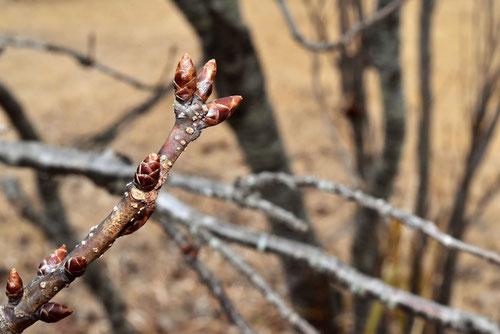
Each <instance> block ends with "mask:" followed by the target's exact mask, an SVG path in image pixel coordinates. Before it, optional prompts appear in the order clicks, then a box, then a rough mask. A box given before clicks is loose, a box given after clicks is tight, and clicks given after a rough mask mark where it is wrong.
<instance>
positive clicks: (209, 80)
mask: <svg viewBox="0 0 500 334" xmlns="http://www.w3.org/2000/svg"><path fill="white" fill-rule="evenodd" d="M215 72H217V65H216V64H215V59H212V60H209V61H208V62H207V63H206V64H205V66H203V68H202V69H201V71H200V73H199V74H198V79H197V80H196V91H195V92H194V95H195V96H196V97H197V98H198V99H199V100H200V101H201V102H203V103H205V102H206V101H207V99H208V97H209V96H210V94H212V88H213V86H214V78H215Z"/></svg>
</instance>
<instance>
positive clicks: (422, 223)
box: [241, 173, 500, 265]
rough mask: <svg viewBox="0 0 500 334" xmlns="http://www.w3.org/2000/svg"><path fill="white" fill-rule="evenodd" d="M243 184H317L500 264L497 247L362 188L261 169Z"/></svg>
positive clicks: (454, 247) (314, 185)
mask: <svg viewBox="0 0 500 334" xmlns="http://www.w3.org/2000/svg"><path fill="white" fill-rule="evenodd" d="M241 182H242V184H243V185H245V186H248V187H252V188H253V187H256V188H259V187H261V186H262V185H263V184H265V183H267V184H269V183H276V182H279V183H283V184H286V185H288V186H289V187H301V188H308V187H310V188H316V189H318V190H321V191H325V192H329V193H332V194H336V195H339V196H340V197H342V198H344V199H346V200H350V201H355V202H356V203H358V204H359V205H361V206H364V207H367V208H369V209H372V210H374V211H376V212H377V213H378V214H380V215H381V216H383V217H390V218H394V219H397V220H398V221H400V222H401V223H403V224H405V225H406V226H408V227H410V228H413V229H416V230H418V231H421V232H422V233H424V234H425V235H427V236H428V237H430V238H432V239H434V240H436V241H437V242H439V243H440V244H442V245H443V246H444V247H446V248H450V249H455V250H460V251H463V252H466V253H469V254H471V255H474V256H477V257H479V258H482V259H484V260H486V261H488V262H491V263H493V264H495V265H500V253H497V252H495V251H489V250H484V249H482V248H480V247H477V246H473V245H471V244H468V243H466V242H463V241H461V240H458V239H456V238H453V237H451V236H450V235H448V234H446V233H444V232H441V231H440V230H439V228H438V227H437V226H436V224H435V223H433V222H431V221H429V220H425V219H423V218H420V217H417V216H415V215H413V214H411V213H410V212H408V211H404V210H401V209H398V208H396V207H394V206H392V205H391V204H389V203H388V202H387V201H385V200H383V199H380V198H376V197H373V196H370V195H367V194H364V193H363V192H361V191H359V190H352V189H349V188H347V187H346V186H344V185H341V184H336V183H333V182H330V181H327V180H321V179H317V178H315V177H311V176H306V177H294V176H290V175H287V174H282V173H261V174H257V175H250V176H248V177H247V178H245V179H243V180H242V181H241Z"/></svg>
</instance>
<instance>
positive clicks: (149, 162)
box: [134, 153, 160, 191]
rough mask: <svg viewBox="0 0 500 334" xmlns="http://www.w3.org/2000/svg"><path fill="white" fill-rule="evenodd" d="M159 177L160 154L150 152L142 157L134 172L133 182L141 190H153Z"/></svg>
mask: <svg viewBox="0 0 500 334" xmlns="http://www.w3.org/2000/svg"><path fill="white" fill-rule="evenodd" d="M159 179H160V156H159V155H158V154H156V153H151V154H150V155H148V156H147V157H146V159H144V160H143V161H142V162H141V163H140V164H139V166H138V167H137V171H136V172H135V177H134V184H135V186H136V187H137V188H139V189H140V190H143V191H150V190H153V189H154V187H155V186H156V184H157V183H158V180H159Z"/></svg>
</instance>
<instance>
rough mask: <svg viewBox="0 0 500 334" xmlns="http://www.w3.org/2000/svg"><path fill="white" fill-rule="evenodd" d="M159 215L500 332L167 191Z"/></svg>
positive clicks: (465, 328)
mask: <svg viewBox="0 0 500 334" xmlns="http://www.w3.org/2000/svg"><path fill="white" fill-rule="evenodd" d="M156 214H157V215H167V216H168V217H170V218H171V219H174V220H175V221H178V222H180V223H182V224H183V225H185V226H186V227H187V228H189V229H190V230H191V231H192V232H194V233H197V230H199V229H200V228H206V229H208V230H210V231H211V232H212V233H214V234H216V235H217V236H219V237H221V238H223V239H226V240H229V241H232V242H236V243H238V244H241V245H245V246H249V247H252V248H255V249H257V250H259V251H261V252H270V253H274V254H277V255H281V256H285V257H290V258H294V259H297V260H301V261H304V262H306V263H307V264H308V265H309V266H310V267H311V268H312V269H314V270H316V271H319V272H323V273H326V274H328V275H329V276H330V277H331V278H332V279H333V280H334V282H335V283H337V284H340V285H342V286H344V287H346V288H348V289H349V290H350V291H351V292H352V293H353V294H355V295H357V296H366V295H370V296H372V297H374V298H376V299H378V300H380V301H381V302H382V303H384V304H385V305H387V306H388V307H390V308H396V307H397V308H402V309H405V310H407V311H409V312H412V313H413V314H415V315H417V316H420V317H423V318H425V319H427V320H429V321H435V322H438V323H440V324H443V325H444V326H446V327H448V328H451V329H454V330H457V331H460V332H464V333H470V332H477V333H489V334H491V333H496V334H498V333H500V327H498V325H497V324H496V323H494V322H492V321H491V320H489V319H487V318H485V317H483V316H480V315H477V314H474V313H471V312H464V311H460V310H456V309H453V308H450V307H447V306H442V305H440V304H437V303H435V302H433V301H429V300H426V299H424V298H422V297H419V296H415V295H413V294H411V293H409V292H406V291H402V290H399V289H397V288H394V287H392V286H390V285H387V284H385V283H384V282H382V281H381V280H379V279H375V278H371V277H369V276H366V275H364V274H361V273H360V272H358V271H356V270H355V269H353V268H352V267H350V266H348V265H346V264H344V263H342V262H341V261H339V260H338V259H337V258H336V257H334V256H332V255H330V254H328V253H326V252H324V251H322V250H320V249H319V248H317V247H314V246H310V245H307V244H304V243H301V242H297V241H293V240H290V239H285V238H282V237H278V236H275V235H269V234H267V233H262V232H257V231H255V230H251V229H248V228H245V227H240V226H236V225H233V224H228V223H225V222H222V221H220V220H218V219H216V218H214V217H211V216H208V215H205V214H202V213H199V212H197V211H196V210H194V209H193V208H191V207H189V206H187V205H186V204H184V203H182V202H181V201H179V200H178V199H176V198H175V197H173V196H172V195H170V194H168V193H167V192H162V193H161V194H160V195H159V197H158V201H157V213H156Z"/></svg>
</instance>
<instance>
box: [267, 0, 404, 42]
mask: <svg viewBox="0 0 500 334" xmlns="http://www.w3.org/2000/svg"><path fill="white" fill-rule="evenodd" d="M276 1H277V2H278V6H279V7H280V9H281V11H282V13H283V15H284V16H285V20H286V23H287V25H288V28H289V30H290V32H291V33H292V37H293V38H294V39H295V40H296V41H297V42H298V43H299V44H300V45H302V46H303V47H304V48H306V49H308V50H311V51H314V52H321V51H334V50H338V49H340V48H341V47H345V46H347V44H349V43H350V42H351V41H352V40H353V39H354V38H355V37H356V36H357V35H358V34H360V33H361V32H362V31H364V30H366V29H368V28H370V27H371V26H373V25H374V24H376V23H378V22H380V21H382V20H384V19H385V18H386V17H388V16H389V15H391V14H392V13H394V12H395V11H396V10H397V9H398V8H399V7H400V6H401V5H402V4H403V3H404V2H405V0H393V1H392V2H391V3H389V4H387V5H386V6H384V7H383V8H381V9H379V10H377V11H376V12H375V13H373V14H372V16H370V17H369V18H367V19H365V20H363V21H360V22H358V23H356V24H355V25H353V26H352V27H351V28H350V29H349V30H347V31H346V32H345V33H344V34H343V35H342V36H341V37H340V38H339V39H337V40H336V41H328V42H311V41H309V40H307V39H306V38H305V37H304V35H302V33H301V32H300V31H299V29H298V27H297V25H296V23H295V20H294V19H293V17H292V14H291V12H290V10H289V9H288V5H287V2H286V0H276Z"/></svg>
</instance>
